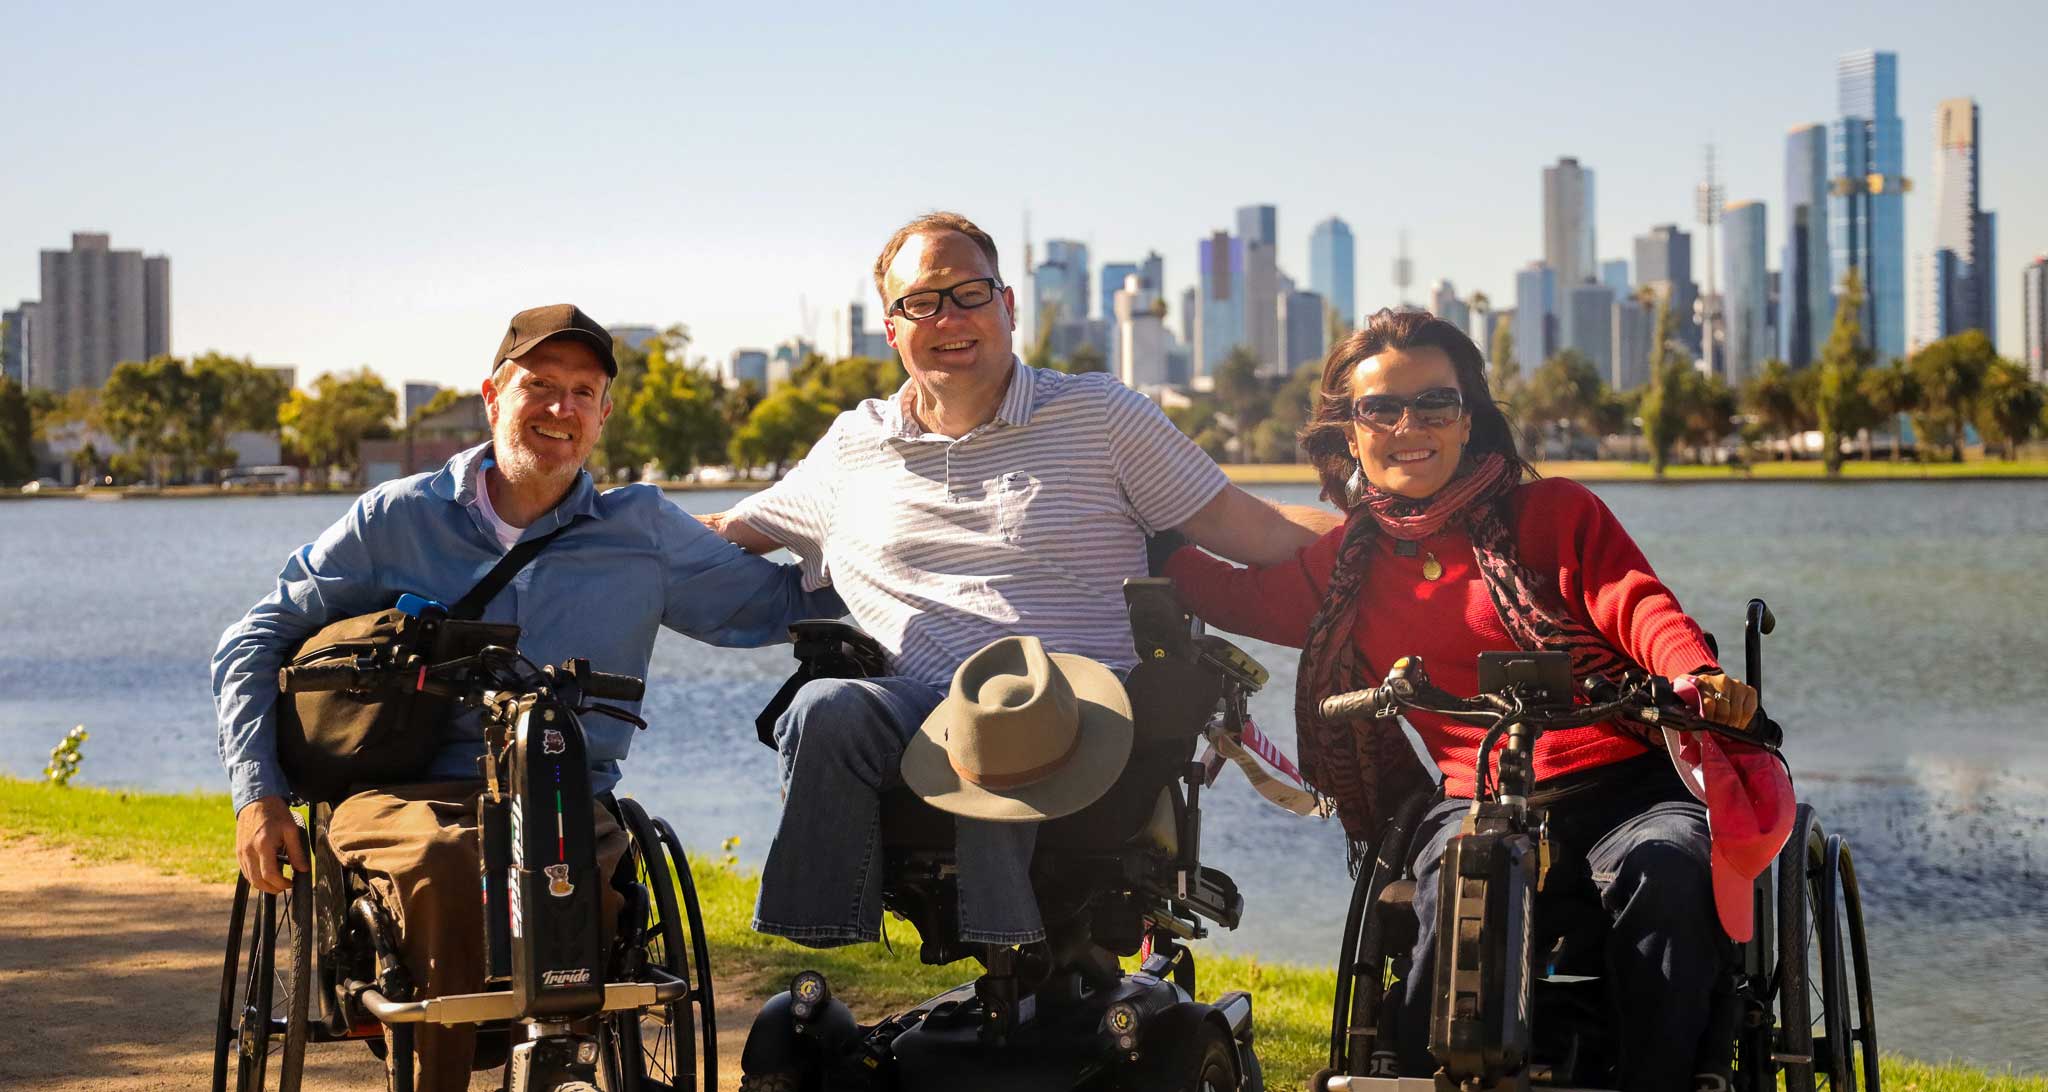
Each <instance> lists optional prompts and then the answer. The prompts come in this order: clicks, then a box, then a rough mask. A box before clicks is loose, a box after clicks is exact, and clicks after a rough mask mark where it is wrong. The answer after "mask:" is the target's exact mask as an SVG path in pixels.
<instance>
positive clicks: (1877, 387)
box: [1863, 360, 1924, 462]
mask: <svg viewBox="0 0 2048 1092" xmlns="http://www.w3.org/2000/svg"><path fill="white" fill-rule="evenodd" d="M1863 397H1864V398H1865V399H1866V400H1868V401H1869V402H1870V409H1871V412H1872V413H1873V414H1875V415H1877V416H1879V417H1889V418H1892V419H1893V420H1897V419H1898V417H1899V415H1900V414H1908V415H1911V414H1916V413H1918V412H1920V409H1921V407H1922V404H1923V401H1924V399H1922V397H1921V393H1920V377H1919V376H1918V375H1915V374H1914V372H1913V367H1912V365H1910V364H1908V363H1906V362H1905V361H1903V360H1894V361H1892V362H1891V363H1890V364H1887V365H1885V366H1884V367H1882V368H1872V369H1870V370H1869V371H1867V372H1865V373H1863ZM1899 447H1900V444H1899V430H1898V429H1897V428H1894V429H1892V462H1898V461H1899Z"/></svg>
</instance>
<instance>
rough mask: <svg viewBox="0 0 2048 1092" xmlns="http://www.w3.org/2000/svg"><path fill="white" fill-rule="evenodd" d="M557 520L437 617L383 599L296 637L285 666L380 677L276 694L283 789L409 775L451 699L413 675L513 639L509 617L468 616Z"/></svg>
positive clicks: (523, 562)
mask: <svg viewBox="0 0 2048 1092" xmlns="http://www.w3.org/2000/svg"><path fill="white" fill-rule="evenodd" d="M565 530H568V528H567V527H561V528H557V529H556V530H554V531H552V532H550V533H548V534H546V535H542V536H541V537H539V538H536V539H529V540H527V541H525V542H521V543H519V544H517V545H515V546H513V547H512V549H511V550H510V551H509V552H507V553H506V554H505V557H504V559H503V560H501V561H499V562H498V564H497V565H496V566H495V567H493V568H492V569H491V571H490V572H489V573H488V574H486V575H485V576H484V578H483V580H482V581H481V582H479V583H478V584H477V586H476V587H474V588H471V589H470V591H469V594H468V595H465V596H463V597H462V599H461V600H460V601H458V602H457V603H456V604H455V606H454V607H453V608H451V609H449V611H448V613H447V615H446V616H445V617H443V616H442V615H441V613H440V612H439V611H438V610H431V609H429V610H425V611H422V612H420V614H418V615H411V614H407V613H405V612H404V611H401V610H399V609H398V608H396V607H392V608H389V609H387V610H380V611H373V612H371V613H369V614H358V615H355V616H353V617H350V618H343V619H340V620H339V621H336V622H332V623H330V624H328V625H327V626H326V627H325V628H323V629H321V630H320V631H319V632H317V633H315V634H313V635H312V636H311V637H308V638H306V640H305V641H304V643H302V644H300V645H299V647H298V650H297V651H296V653H295V654H294V655H293V657H292V658H291V660H290V661H288V665H289V666H291V667H305V666H309V665H316V664H327V663H347V664H353V665H355V666H356V667H358V668H359V669H364V670H365V674H366V675H369V677H372V678H381V679H383V680H387V681H388V685H378V686H375V687H373V688H370V689H364V690H322V691H309V692H303V693H295V694H280V695H279V696H278V702H277V758H278V763H279V764H280V765H281V766H283V767H284V774H285V779H286V780H287V781H289V782H290V783H291V787H292V792H293V793H294V794H295V795H297V796H298V797H299V798H300V799H302V800H305V801H306V802H308V803H328V804H333V803H339V802H341V801H342V800H344V799H346V798H347V797H348V795H349V793H350V792H352V791H354V789H355V788H357V787H359V786H363V785H390V784H400V783H403V782H407V781H417V780H419V778H420V776H421V775H422V774H423V773H424V772H425V770H426V768H427V765H428V763H429V762H431V761H432V760H433V757H434V751H435V750H436V749H437V748H438V746H439V745H440V742H441V728H442V725H443V724H444V723H446V721H447V719H448V716H449V713H450V705H451V702H450V699H448V698H446V697H442V696H440V695H436V694H429V693H426V692H424V691H422V690H420V689H419V688H418V684H417V682H415V681H414V679H415V678H417V677H418V675H420V674H421V673H424V672H425V670H426V668H427V667H428V665H430V664H437V663H442V662H445V661H447V660H451V659H456V658H458V657H462V656H469V655H473V654H475V653H476V652H477V650H479V649H481V648H483V647H484V646H486V645H501V646H504V647H506V648H516V647H517V646H518V644H519V627H518V626H514V625H503V624H497V623H487V622H479V621H476V619H477V617H478V616H480V615H482V614H483V610H484V606H485V605H486V604H488V603H489V602H490V601H491V600H492V599H493V598H495V597H496V596H497V594H498V593H499V592H500V591H503V590H504V588H505V585H506V584H509V583H511V581H512V578H513V577H514V576H517V575H518V574H519V570H521V569H524V568H525V567H526V566H527V564H528V563H529V562H531V561H532V560H533V558H534V555H536V554H538V553H540V551H541V548H542V547H544V546H546V545H547V544H548V543H549V542H550V541H552V540H553V539H554V538H555V536H556V535H559V534H561V533H562V532H563V531H565ZM372 673H374V674H372ZM408 676H411V677H408Z"/></svg>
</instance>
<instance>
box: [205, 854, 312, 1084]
mask: <svg viewBox="0 0 2048 1092" xmlns="http://www.w3.org/2000/svg"><path fill="white" fill-rule="evenodd" d="M312 879H313V878H312V876H311V875H310V874H309V873H306V872H299V873H297V874H296V875H294V876H293V877H292V885H291V889H290V890H289V891H287V892H286V893H285V894H283V895H281V896H280V895H260V896H258V897H257V898H256V899H255V900H254V904H253V905H252V904H251V900H250V898H249V894H250V890H249V881H248V880H247V879H244V878H240V877H237V879H236V880H235V900H234V905H233V908H232V909H231V910H230V911H229V915H228V941H227V954H226V956H225V958H224V961H223V963H222V967H221V989H220V1004H219V1008H218V1010H217V1011H216V1013H215V1019H214V1037H213V1084H212V1087H213V1092H229V1090H230V1089H233V1092H261V1090H263V1089H266V1088H275V1089H277V1090H278V1092H298V1090H299V1081H300V1078H301V1077H302V1076H303V1074H304V1070H305V1061H306V1032H307V1025H306V1013H307V1009H308V1007H309V1006H308V1002H309V1001H310V1000H311V998H312V991H313V949H312V935H313V883H312ZM280 946H281V947H282V948H283V951H284V961H283V963H282V964H280V963H279V962H278V958H277V956H278V950H279V948H280ZM273 1077H274V1078H275V1083H274V1084H272V1083H267V1082H269V1081H270V1080H271V1078H273Z"/></svg>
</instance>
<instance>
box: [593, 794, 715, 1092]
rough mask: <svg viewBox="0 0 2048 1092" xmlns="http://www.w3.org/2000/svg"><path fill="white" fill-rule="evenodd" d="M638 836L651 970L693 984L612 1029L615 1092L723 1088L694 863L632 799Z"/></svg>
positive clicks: (627, 812)
mask: <svg viewBox="0 0 2048 1092" xmlns="http://www.w3.org/2000/svg"><path fill="white" fill-rule="evenodd" d="M619 817H620V819H621V821H622V822H623V824H624V825H625V827H626V830H627V832H628V833H629V834H630V835H631V836H632V840H633V848H632V850H631V853H632V857H631V861H632V866H633V871H634V876H635V878H636V879H637V880H638V881H639V882H640V883H642V884H644V885H645V886H646V888H647V891H648V895H649V905H648V920H647V922H646V924H645V925H644V927H643V929H642V932H641V937H640V942H641V944H642V945H643V947H644V948H645V949H646V952H647V961H648V963H649V964H650V965H653V966H656V967H660V968H661V969H663V970H665V971H667V972H668V973H670V974H672V975H675V976H676V977H677V978H680V979H682V980H684V981H685V982H688V983H689V984H690V992H689V993H688V994H687V995H685V996H684V997H682V998H681V999H679V1000H677V1001H675V1002H672V1003H670V1004H667V1005H661V1006H656V1007H654V1008H651V1009H648V1010H646V1011H644V1012H642V1013H640V1014H639V1019H637V1020H634V1019H631V1018H614V1019H612V1020H610V1021H608V1022H607V1025H606V1026H607V1028H608V1032H609V1033H608V1035H607V1036H606V1039H607V1043H608V1047H607V1050H606V1051H605V1066H606V1070H607V1072H608V1073H609V1074H611V1076H612V1079H611V1080H609V1081H608V1082H607V1084H608V1086H609V1087H611V1088H613V1089H626V1090H631V1089H650V1090H653V1089H690V1090H693V1092H694V1090H696V1089H703V1090H704V1092H713V1090H715V1089H716V1088H717V1087H718V1034H717V1029H716V1025H715V1007H714V1005H713V1002H712V993H711V972H710V964H711V959H710V947H709V945H708V943H707V942H706V940H705V937H704V919H703V914H702V912H701V911H700V910H699V908H698V905H697V888H696V883H695V881H694V880H693V879H692V878H691V876H690V863H689V859H688V858H687V857H686V856H685V855H684V854H683V851H682V847H681V845H680V844H678V842H677V841H676V836H675V831H674V830H673V829H671V828H670V827H669V825H668V823H667V821H665V820H661V819H653V818H650V817H649V816H648V814H647V810H646V809H645V808H643V807H641V806H640V804H639V802H638V801H635V800H632V799H621V800H619Z"/></svg>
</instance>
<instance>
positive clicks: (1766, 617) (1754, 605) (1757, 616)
mask: <svg viewBox="0 0 2048 1092" xmlns="http://www.w3.org/2000/svg"><path fill="white" fill-rule="evenodd" d="M1749 620H1750V621H1752V622H1754V623H1756V629H1757V632H1758V633H1763V634H1769V633H1770V632H1771V631H1772V630H1774V629H1777V628H1778V617H1777V615H1774V614H1772V613H1771V608H1770V606H1769V605H1768V604H1766V603H1765V602H1764V601H1763V600H1761V599H1752V600H1750V601H1749Z"/></svg>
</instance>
